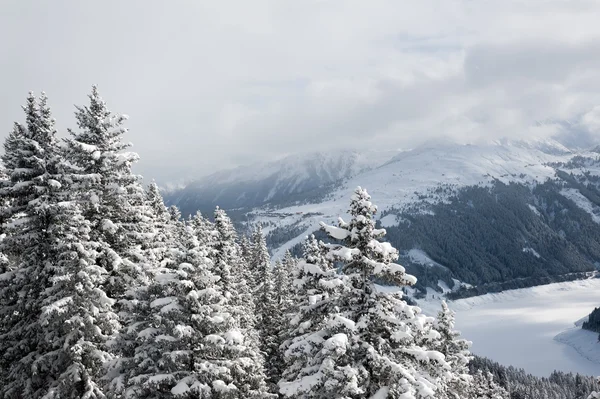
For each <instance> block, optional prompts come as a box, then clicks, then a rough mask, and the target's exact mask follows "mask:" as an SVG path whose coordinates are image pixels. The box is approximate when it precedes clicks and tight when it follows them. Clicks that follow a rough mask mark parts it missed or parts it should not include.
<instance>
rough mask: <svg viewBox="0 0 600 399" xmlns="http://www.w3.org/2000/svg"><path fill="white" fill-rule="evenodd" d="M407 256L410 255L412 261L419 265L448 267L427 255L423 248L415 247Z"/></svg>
mask: <svg viewBox="0 0 600 399" xmlns="http://www.w3.org/2000/svg"><path fill="white" fill-rule="evenodd" d="M406 256H408V258H409V259H410V260H411V261H412V262H414V263H416V264H418V265H422V266H427V267H433V266H439V267H442V268H444V269H445V268H446V267H445V266H442V265H440V264H439V263H437V262H436V261H434V260H433V259H431V258H430V257H429V255H427V254H426V253H425V251H423V250H421V249H417V248H413V249H411V250H410V251H408V253H407V254H406Z"/></svg>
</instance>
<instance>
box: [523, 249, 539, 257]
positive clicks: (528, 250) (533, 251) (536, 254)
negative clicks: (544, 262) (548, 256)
mask: <svg viewBox="0 0 600 399" xmlns="http://www.w3.org/2000/svg"><path fill="white" fill-rule="evenodd" d="M523 252H525V253H529V254H532V255H533V256H535V257H536V258H539V257H540V254H538V253H537V251H536V250H535V249H533V248H529V247H527V248H523Z"/></svg>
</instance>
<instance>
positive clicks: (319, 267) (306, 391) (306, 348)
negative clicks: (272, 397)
mask: <svg viewBox="0 0 600 399" xmlns="http://www.w3.org/2000/svg"><path fill="white" fill-rule="evenodd" d="M326 252H327V248H325V245H324V244H323V242H320V241H317V240H316V239H315V236H314V235H311V236H310V237H308V239H307V240H306V241H305V243H304V258H303V259H300V260H299V261H298V262H297V263H296V266H295V268H294V272H293V283H292V287H293V289H292V293H293V296H292V303H293V304H294V310H295V313H294V314H293V315H292V318H291V320H290V322H289V324H288V326H287V330H286V331H285V334H284V338H285V341H284V342H283V344H282V345H281V346H280V353H281V354H282V355H283V360H284V366H283V369H282V379H281V380H280V381H279V387H280V389H281V392H282V393H284V394H285V396H288V397H294V398H304V397H306V398H315V397H319V396H318V393H317V392H316V391H313V386H312V385H311V383H310V381H309V380H305V379H304V377H308V376H313V375H314V374H317V380H318V378H320V376H321V374H319V370H318V367H319V365H322V364H323V363H324V360H325V359H326V358H328V355H327V354H326V352H323V351H322V349H323V348H322V343H323V338H324V337H326V336H327V335H328V334H329V325H328V320H329V317H330V315H331V314H332V313H335V312H336V311H337V308H336V302H335V300H336V298H337V297H338V296H339V294H340V292H339V291H340V290H342V289H344V288H345V284H344V282H343V281H342V279H343V278H344V277H343V276H342V275H339V274H338V273H337V272H336V270H334V269H333V267H332V264H331V262H329V261H328V260H327V259H326V257H325V254H326ZM319 358H320V359H319ZM315 359H318V360H315ZM300 381H304V382H306V384H305V385H301V386H298V382H300Z"/></svg>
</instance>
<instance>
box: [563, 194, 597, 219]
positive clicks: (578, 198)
mask: <svg viewBox="0 0 600 399" xmlns="http://www.w3.org/2000/svg"><path fill="white" fill-rule="evenodd" d="M560 193H561V195H563V196H564V197H566V198H568V199H570V200H571V201H573V202H574V203H575V205H577V206H578V207H579V208H581V209H582V210H584V211H585V212H587V213H589V214H590V216H591V217H592V220H593V221H594V222H596V223H600V208H598V207H597V206H596V205H594V204H592V203H591V202H590V200H589V199H587V198H586V197H585V196H584V195H583V194H581V192H579V190H577V189H576V188H565V189H562V190H560Z"/></svg>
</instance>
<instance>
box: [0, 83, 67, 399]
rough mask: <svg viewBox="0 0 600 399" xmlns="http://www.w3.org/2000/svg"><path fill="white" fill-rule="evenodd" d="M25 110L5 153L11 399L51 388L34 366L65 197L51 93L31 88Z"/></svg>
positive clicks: (1, 390) (1, 337)
mask: <svg viewBox="0 0 600 399" xmlns="http://www.w3.org/2000/svg"><path fill="white" fill-rule="evenodd" d="M23 109H24V111H25V117H26V124H25V126H21V125H15V130H14V132H16V133H15V134H14V135H12V136H11V137H9V138H8V141H7V143H5V149H6V150H7V151H10V152H8V153H5V155H4V157H3V158H4V161H5V162H6V163H7V164H8V165H10V169H8V171H7V172H8V174H9V180H10V181H9V182H8V185H7V186H6V187H4V189H3V190H2V200H3V202H4V203H5V204H7V206H6V207H5V209H4V212H3V214H4V217H5V218H6V222H5V226H4V230H5V232H6V237H5V238H4V239H3V240H2V242H1V245H2V248H1V249H2V252H3V253H4V254H6V255H8V256H9V257H10V259H11V260H12V263H13V266H10V267H6V266H5V272H4V273H3V274H2V275H0V298H1V300H2V309H1V311H2V314H1V315H0V316H2V324H1V327H2V330H1V331H0V353H2V360H1V361H2V363H1V366H0V371H1V373H2V378H1V379H2V381H3V384H2V387H0V394H3V395H4V396H6V397H8V398H12V397H19V396H18V395H21V394H22V395H24V396H25V397H37V396H39V393H40V391H43V389H44V388H46V385H45V384H44V383H43V382H41V381H39V380H37V379H34V378H33V377H34V376H33V374H32V367H33V364H34V362H35V361H36V360H37V356H38V352H37V349H38V344H39V340H40V334H41V329H40V324H39V317H40V314H41V308H42V306H43V304H42V298H41V297H40V293H42V292H44V291H45V290H46V289H47V288H48V287H50V286H51V282H50V278H51V277H52V271H51V268H50V267H49V266H48V264H47V262H48V260H49V254H50V252H51V250H52V248H51V243H50V241H49V240H48V239H47V233H48V229H49V227H51V209H52V207H53V206H54V205H56V204H57V203H58V202H59V198H58V194H57V193H58V191H60V183H59V182H58V180H57V179H58V165H59V162H60V153H59V148H58V144H57V141H56V137H55V135H56V132H55V128H54V120H53V119H52V116H51V114H50V109H49V107H48V105H47V98H46V96H45V95H44V94H43V93H42V96H41V97H40V101H39V104H38V102H37V101H36V99H35V97H34V96H33V94H32V93H30V94H29V97H28V98H27V104H26V105H25V107H24V108H23ZM9 142H10V144H9ZM0 396H2V395H0Z"/></svg>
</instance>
